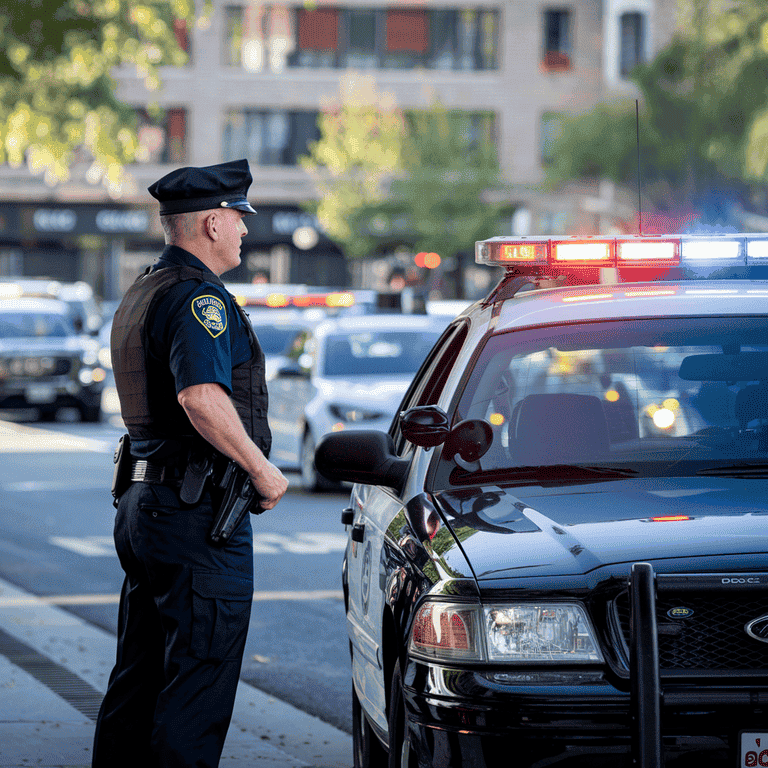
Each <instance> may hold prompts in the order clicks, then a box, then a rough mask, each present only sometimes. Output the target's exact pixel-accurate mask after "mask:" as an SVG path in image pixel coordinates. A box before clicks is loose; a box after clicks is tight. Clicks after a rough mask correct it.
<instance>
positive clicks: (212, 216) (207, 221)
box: [203, 211, 219, 240]
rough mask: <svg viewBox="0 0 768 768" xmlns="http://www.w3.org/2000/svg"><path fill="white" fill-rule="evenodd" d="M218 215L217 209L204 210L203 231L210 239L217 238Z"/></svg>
mask: <svg viewBox="0 0 768 768" xmlns="http://www.w3.org/2000/svg"><path fill="white" fill-rule="evenodd" d="M218 227H219V216H218V211H206V212H205V215H204V217H203V232H204V233H205V234H206V235H207V236H208V237H210V238H211V240H218V239H219V228H218Z"/></svg>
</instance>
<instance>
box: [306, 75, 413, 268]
mask: <svg viewBox="0 0 768 768" xmlns="http://www.w3.org/2000/svg"><path fill="white" fill-rule="evenodd" d="M319 127H320V132H321V138H320V140H319V141H317V142H315V143H314V144H313V145H312V146H311V147H310V154H309V155H308V156H306V157H303V158H302V159H301V163H302V165H303V167H304V168H305V169H306V170H307V171H308V172H309V173H310V174H311V175H312V177H313V179H314V181H315V185H316V187H317V189H318V192H319V202H318V203H317V205H316V206H314V207H313V210H314V212H315V214H316V215H317V217H318V220H319V221H320V223H321V224H322V225H323V228H324V229H325V231H326V232H327V233H328V234H329V235H330V236H331V237H332V238H333V239H335V240H336V241H337V242H340V243H343V244H344V245H345V247H346V250H347V252H348V254H349V255H350V256H365V255H367V254H368V253H369V252H370V251H371V249H372V248H373V247H375V237H374V236H373V235H372V233H370V232H369V231H368V230H367V228H365V227H361V226H359V222H358V220H357V217H358V216H359V215H360V213H361V211H362V210H363V209H370V208H375V207H376V206H378V205H380V204H381V203H382V201H384V200H385V198H386V196H387V184H388V181H389V179H390V178H391V177H392V175H393V174H394V173H396V172H397V171H398V169H399V168H400V167H401V166H402V150H403V139H404V136H405V124H404V122H403V118H402V115H401V114H400V113H399V112H398V111H397V110H396V109H394V107H393V106H392V105H390V104H388V103H387V102H386V100H382V99H381V98H380V97H379V96H378V94H376V93H375V90H374V89H373V88H372V86H371V84H370V83H366V82H361V83H360V84H359V85H358V88H357V89H356V90H355V91H353V92H352V93H351V94H350V95H349V97H348V100H347V101H346V103H345V104H343V105H342V106H336V107H333V108H330V109H328V110H327V111H325V112H323V113H322V114H321V116H320V118H319Z"/></svg>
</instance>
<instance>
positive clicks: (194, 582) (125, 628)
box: [93, 160, 287, 768]
mask: <svg viewBox="0 0 768 768" xmlns="http://www.w3.org/2000/svg"><path fill="white" fill-rule="evenodd" d="M251 181H252V177H251V173H250V170H249V168H248V162H247V161H246V160H238V161H234V162H229V163H221V164H219V165H213V166H208V167H202V168H182V169H179V170H176V171H173V172H171V173H169V174H168V175H166V176H164V177H163V178H162V179H160V180H159V181H157V182H156V183H155V184H153V185H152V186H151V187H150V188H149V192H150V193H151V194H152V196H153V197H154V198H156V199H157V200H158V201H159V203H160V216H161V221H162V224H163V229H164V232H165V236H166V243H167V245H166V247H165V249H164V250H163V252H162V255H161V256H160V259H159V260H158V261H157V262H156V263H155V264H154V266H153V267H152V268H150V269H149V270H147V272H146V273H145V274H144V275H142V276H141V277H139V278H138V279H137V280H136V282H135V283H134V284H133V285H132V286H131V287H130V288H129V290H128V291H127V292H126V294H125V296H124V298H123V300H122V302H121V304H120V306H119V308H118V310H117V312H116V314H115V319H114V321H113V330H112V360H113V367H114V373H115V380H116V385H117V389H118V394H119V396H120V404H121V410H122V416H123V420H124V422H125V425H126V428H127V430H128V434H129V436H130V439H131V442H130V453H131V456H130V464H129V468H130V472H131V476H130V479H131V482H130V483H129V484H128V487H127V489H126V490H124V491H123V492H122V494H121V495H120V496H119V502H118V504H117V515H116V520H115V531H114V536H115V546H116V548H117V553H118V555H119V557H120V564H121V566H122V567H123V570H124V571H125V580H124V584H123V590H122V594H121V598H120V609H119V622H118V639H117V661H116V664H115V667H114V669H113V671H112V674H111V676H110V680H109V686H108V689H107V693H106V696H105V698H104V701H103V703H102V706H101V710H100V712H99V717H98V721H97V724H96V734H95V742H94V752H93V766H94V768H119V767H120V766H131V768H137V766H148V767H149V766H152V767H157V768H160V767H162V768H171V767H173V768H176V767H178V768H181V767H182V766H183V767H184V768H190V766H198V767H199V768H207V767H208V766H217V765H218V763H219V759H220V756H221V751H222V748H223V745H224V739H225V737H226V733H227V729H228V727H229V722H230V718H231V715H232V709H233V706H234V699H235V690H236V688H237V683H238V679H239V675H240V668H241V663H242V654H243V649H244V645H245V639H246V633H247V629H248V624H249V621H250V608H251V599H252V595H253V545H252V532H251V522H250V516H249V515H246V516H245V517H244V518H243V520H242V522H241V523H240V525H239V526H238V527H237V529H236V530H235V532H234V533H233V534H232V536H231V537H230V538H229V539H228V540H227V542H226V544H224V545H223V546H214V545H213V544H212V543H211V541H210V539H209V537H208V532H209V531H210V528H211V525H212V522H213V518H214V515H215V512H216V506H217V504H218V503H219V502H220V498H219V495H218V493H217V492H216V489H215V488H214V487H213V486H212V484H211V483H210V481H209V480H206V479H205V478H204V477H202V476H201V475H200V473H199V472H198V473H197V474H196V473H195V472H193V471H192V470H191V468H190V456H191V455H197V454H200V455H218V456H220V457H222V458H223V460H224V461H225V462H226V460H227V459H226V458H225V457H228V458H229V459H232V460H234V461H236V462H237V463H238V464H239V465H240V467H242V468H243V469H244V470H246V472H247V473H248V475H249V476H250V479H251V481H252V483H253V485H254V486H255V488H256V491H257V492H258V494H259V496H260V497H261V507H262V509H271V508H273V507H274V506H275V505H276V504H277V503H278V501H279V500H280V498H281V497H282V495H283V494H284V493H285V490H286V487H287V482H286V480H285V478H284V477H283V475H282V474H281V473H280V471H279V470H278V469H277V468H276V467H275V466H274V465H273V464H271V463H270V462H269V460H268V458H267V457H268V454H269V447H270V433H269V427H268V426H267V418H266V411H267V392H266V385H265V379H264V355H263V353H262V351H261V348H260V347H259V342H258V340H257V338H256V336H255V334H254V333H253V330H252V329H251V326H250V324H249V322H248V319H247V316H246V315H245V314H244V313H243V312H242V310H240V308H239V307H238V305H237V303H236V302H235V301H234V299H233V297H232V296H231V295H230V294H229V293H228V292H227V290H226V289H225V287H224V285H223V283H222V282H221V280H220V279H219V275H221V274H223V273H224V272H226V271H227V270H229V269H232V268H233V267H236V266H237V265H238V264H239V263H240V246H241V240H242V237H243V236H244V235H245V234H246V233H247V229H246V227H245V223H244V221H243V219H244V217H245V216H247V215H248V214H252V213H255V211H254V209H253V208H252V207H251V206H250V204H249V203H248V200H247V198H246V195H247V192H248V188H249V186H250V184H251ZM216 452H218V453H216ZM195 466H196V464H195V462H192V469H193V468H194V467H195ZM190 478H191V480H190ZM203 480H204V482H202V481H203ZM185 484H189V485H186V490H185V488H184V486H185ZM190 487H191V492H190ZM182 497H184V498H185V500H186V503H185V502H183V501H182V500H181V498H182Z"/></svg>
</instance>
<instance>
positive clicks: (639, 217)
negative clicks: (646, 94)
mask: <svg viewBox="0 0 768 768" xmlns="http://www.w3.org/2000/svg"><path fill="white" fill-rule="evenodd" d="M635 136H636V138H637V227H638V230H639V233H638V234H640V235H641V236H642V234H643V200H642V197H641V195H640V188H641V186H640V100H639V99H635Z"/></svg>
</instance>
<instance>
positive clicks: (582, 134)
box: [547, 0, 768, 210]
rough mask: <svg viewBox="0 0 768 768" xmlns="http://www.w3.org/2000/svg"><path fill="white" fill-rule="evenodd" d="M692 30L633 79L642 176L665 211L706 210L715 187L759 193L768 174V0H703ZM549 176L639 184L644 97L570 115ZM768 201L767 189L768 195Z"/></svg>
mask: <svg viewBox="0 0 768 768" xmlns="http://www.w3.org/2000/svg"><path fill="white" fill-rule="evenodd" d="M687 10H688V14H687V16H685V17H684V20H683V21H684V23H683V24H682V25H681V29H682V30H683V31H682V32H681V33H680V34H678V36H677V37H676V38H675V39H674V40H673V42H672V43H671V44H670V45H669V46H668V47H667V48H666V49H665V50H663V51H662V52H661V53H660V54H659V55H658V56H657V57H656V58H655V59H654V60H653V61H652V62H650V63H649V64H647V65H645V66H641V67H638V68H637V69H636V70H635V71H634V72H633V80H634V81H635V83H636V84H637V85H638V87H639V90H640V94H641V98H640V105H641V106H640V145H641V167H640V173H641V181H642V189H643V193H644V195H645V196H646V197H647V198H649V199H650V200H651V202H652V203H653V204H654V205H655V206H656V207H657V208H659V209H675V208H677V209H680V208H685V207H687V208H689V209H694V210H700V209H701V208H702V206H703V205H705V204H706V200H707V199H708V198H711V197H712V196H713V195H717V194H723V195H728V196H729V197H740V198H742V199H745V198H749V199H752V200H754V199H755V193H756V192H758V191H759V188H760V187H762V185H764V184H765V181H766V179H768V172H767V169H768V90H767V89H766V82H767V81H768V80H767V78H768V7H767V6H765V4H764V3H763V2H761V1H760V0H737V1H736V2H734V3H722V2H716V0H695V2H692V3H689V5H688V9H687ZM553 155H554V156H553V162H552V164H551V166H550V167H549V168H548V172H547V182H548V185H549V186H555V185H558V184H561V183H563V182H564V181H567V180H569V179H577V178H585V177H593V178H596V177H600V178H608V179H612V180H614V181H616V182H620V183H626V184H628V185H632V186H634V185H635V184H636V182H637V144H636V130H635V101H634V100H631V101H629V100H628V101H624V102H620V103H613V104H610V105H609V104H601V105H599V106H598V107H597V108H595V109H594V110H592V111H591V112H589V113H585V114H581V115H575V116H571V117H567V118H566V119H565V120H564V125H563V132H562V135H561V138H560V139H559V141H557V142H556V146H555V147H554V152H553ZM762 198H763V199H764V195H762Z"/></svg>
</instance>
